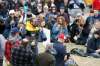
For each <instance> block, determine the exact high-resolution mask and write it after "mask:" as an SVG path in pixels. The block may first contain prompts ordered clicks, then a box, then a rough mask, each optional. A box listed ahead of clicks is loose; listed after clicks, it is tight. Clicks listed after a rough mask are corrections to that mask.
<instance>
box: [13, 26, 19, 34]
mask: <svg viewBox="0 0 100 66" xmlns="http://www.w3.org/2000/svg"><path fill="white" fill-rule="evenodd" d="M17 32H19V30H18V28H17V27H15V28H12V29H11V33H17Z"/></svg>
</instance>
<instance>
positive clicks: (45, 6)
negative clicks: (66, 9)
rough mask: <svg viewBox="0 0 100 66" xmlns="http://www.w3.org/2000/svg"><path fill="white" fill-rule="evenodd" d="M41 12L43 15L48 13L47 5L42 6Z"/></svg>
mask: <svg viewBox="0 0 100 66" xmlns="http://www.w3.org/2000/svg"><path fill="white" fill-rule="evenodd" d="M43 11H44V13H46V14H47V13H48V11H49V7H48V5H47V4H45V5H44V8H43Z"/></svg>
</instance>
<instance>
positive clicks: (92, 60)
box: [67, 44, 100, 66]
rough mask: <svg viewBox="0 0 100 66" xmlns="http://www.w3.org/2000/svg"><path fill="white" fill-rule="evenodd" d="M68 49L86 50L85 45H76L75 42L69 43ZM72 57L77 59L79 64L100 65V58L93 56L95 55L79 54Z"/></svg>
mask: <svg viewBox="0 0 100 66" xmlns="http://www.w3.org/2000/svg"><path fill="white" fill-rule="evenodd" d="M67 47H68V49H72V48H81V49H84V50H86V48H85V47H84V46H81V45H75V44H67ZM72 58H74V60H75V61H76V63H77V64H78V65H79V66H100V58H99V59H97V58H93V57H80V56H77V55H72Z"/></svg>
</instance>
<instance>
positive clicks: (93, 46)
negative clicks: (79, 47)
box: [87, 37, 100, 53]
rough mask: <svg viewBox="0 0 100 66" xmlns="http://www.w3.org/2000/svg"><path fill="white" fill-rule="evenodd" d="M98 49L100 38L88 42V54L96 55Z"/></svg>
mask: <svg viewBox="0 0 100 66" xmlns="http://www.w3.org/2000/svg"><path fill="white" fill-rule="evenodd" d="M97 49H100V38H99V39H95V38H94V37H93V38H91V39H90V40H88V43H87V53H95V51H96V50H97Z"/></svg>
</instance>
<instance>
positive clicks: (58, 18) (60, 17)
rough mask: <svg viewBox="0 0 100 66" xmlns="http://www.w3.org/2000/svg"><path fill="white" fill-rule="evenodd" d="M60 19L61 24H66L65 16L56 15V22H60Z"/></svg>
mask: <svg viewBox="0 0 100 66" xmlns="http://www.w3.org/2000/svg"><path fill="white" fill-rule="evenodd" d="M60 19H61V20H62V26H63V27H65V26H67V22H66V21H65V18H64V17H63V16H58V17H57V23H58V24H60V22H59V20H60Z"/></svg>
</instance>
